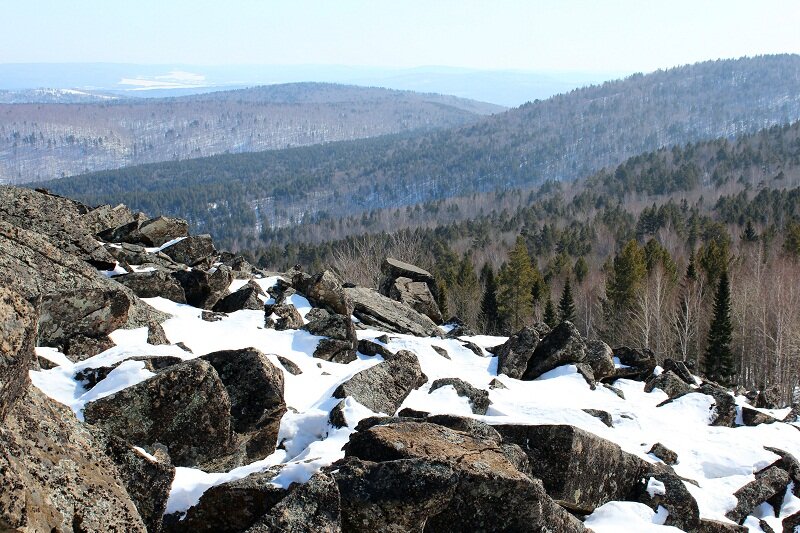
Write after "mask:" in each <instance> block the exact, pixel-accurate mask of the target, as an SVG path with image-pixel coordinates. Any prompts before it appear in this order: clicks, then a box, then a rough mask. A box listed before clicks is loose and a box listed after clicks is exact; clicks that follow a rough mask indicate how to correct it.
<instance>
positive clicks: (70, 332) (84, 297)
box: [39, 289, 132, 355]
mask: <svg viewBox="0 0 800 533" xmlns="http://www.w3.org/2000/svg"><path fill="white" fill-rule="evenodd" d="M131 305H132V302H131V300H130V298H128V295H127V294H125V293H124V292H123V291H121V290H103V289H81V290H76V291H70V292H57V293H52V294H47V295H45V296H43V297H42V300H41V307H40V317H39V342H41V343H42V344H44V345H45V346H47V345H49V346H60V345H63V344H64V342H65V341H66V340H68V339H69V338H71V337H73V336H76V335H83V336H85V337H92V338H99V337H102V336H104V335H107V334H109V333H111V332H112V331H114V330H116V329H119V328H120V327H122V326H124V325H125V323H126V322H127V320H128V312H129V311H130V307H131ZM92 355H94V354H92Z"/></svg>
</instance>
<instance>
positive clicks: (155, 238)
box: [98, 217, 189, 247]
mask: <svg viewBox="0 0 800 533" xmlns="http://www.w3.org/2000/svg"><path fill="white" fill-rule="evenodd" d="M188 236H189V224H188V223H187V222H186V221H185V220H181V219H178V218H168V217H156V218H152V219H149V220H144V221H142V220H135V221H133V222H130V223H128V224H124V225H122V226H118V227H116V228H111V229H108V230H105V231H101V232H100V233H98V237H100V238H101V239H103V240H104V241H107V242H116V243H120V242H127V243H130V244H141V245H143V246H150V247H154V246H161V245H163V244H166V243H167V242H169V241H171V240H173V239H177V238H180V237H188Z"/></svg>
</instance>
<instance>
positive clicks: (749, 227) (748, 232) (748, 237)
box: [741, 219, 758, 242]
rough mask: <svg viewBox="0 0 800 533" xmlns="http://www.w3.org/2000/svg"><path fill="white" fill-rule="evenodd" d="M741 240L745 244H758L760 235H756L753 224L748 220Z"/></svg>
mask: <svg viewBox="0 0 800 533" xmlns="http://www.w3.org/2000/svg"><path fill="white" fill-rule="evenodd" d="M741 239H742V240H743V241H744V242H758V233H756V230H755V228H754V227H753V222H752V221H751V220H749V219H748V221H747V224H745V227H744V231H743V232H742V235H741Z"/></svg>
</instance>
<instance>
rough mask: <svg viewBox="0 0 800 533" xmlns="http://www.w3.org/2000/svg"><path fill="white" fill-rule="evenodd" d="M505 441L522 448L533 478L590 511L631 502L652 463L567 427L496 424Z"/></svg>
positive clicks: (560, 497)
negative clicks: (632, 492)
mask: <svg viewBox="0 0 800 533" xmlns="http://www.w3.org/2000/svg"><path fill="white" fill-rule="evenodd" d="M494 428H495V429H496V430H497V431H498V432H499V433H500V434H501V435H502V436H503V440H504V441H505V442H509V443H514V444H518V445H520V446H521V447H522V449H523V450H524V451H525V453H527V454H528V458H529V459H530V465H531V469H532V471H533V475H534V476H535V477H537V478H539V479H541V480H542V482H543V483H544V486H545V489H546V490H547V493H548V494H549V495H550V496H551V497H552V498H553V499H555V500H556V501H557V502H558V503H559V504H561V505H563V506H564V507H566V508H567V509H571V510H573V511H575V512H579V513H590V512H592V511H593V510H594V509H595V508H596V507H599V506H601V505H603V504H604V503H607V502H609V501H614V500H625V499H626V498H627V496H628V494H630V492H631V490H632V489H633V488H634V487H635V486H636V483H638V480H639V479H640V477H641V475H642V474H643V473H644V472H645V471H646V470H647V469H648V468H649V466H648V463H646V462H645V461H643V460H642V459H639V458H638V457H636V456H634V455H632V454H629V453H627V452H624V451H622V449H620V447H619V446H617V445H616V444H614V443H613V442H610V441H607V440H605V439H603V438H600V437H598V436H597V435H594V434H592V433H589V432H588V431H584V430H582V429H578V428H576V427H573V426H567V425H530V426H528V425H496V426H494Z"/></svg>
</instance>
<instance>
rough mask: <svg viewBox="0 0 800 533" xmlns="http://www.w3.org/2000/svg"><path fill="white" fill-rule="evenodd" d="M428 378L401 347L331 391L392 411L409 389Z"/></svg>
mask: <svg viewBox="0 0 800 533" xmlns="http://www.w3.org/2000/svg"><path fill="white" fill-rule="evenodd" d="M426 381H428V378H427V377H426V376H425V374H423V373H422V368H421V367H420V366H419V360H418V359H417V356H416V355H414V354H413V353H411V352H409V351H406V350H400V351H399V352H397V353H396V354H395V355H394V356H393V357H392V358H390V359H387V360H385V361H384V362H382V363H378V364H377V365H375V366H372V367H370V368H367V369H366V370H362V371H361V372H359V373H357V374H356V375H354V376H353V377H352V378H350V379H349V380H347V381H346V382H344V383H342V384H341V385H339V386H338V387H337V388H336V390H335V391H334V392H333V396H334V398H346V397H347V396H351V397H353V398H354V399H355V400H356V401H358V402H359V403H360V404H361V405H364V406H365V407H367V408H368V409H370V410H372V411H375V412H376V413H386V414H394V413H395V411H397V409H398V408H399V407H400V405H401V404H402V403H403V400H405V399H406V398H407V397H408V395H409V394H411V391H412V390H414V389H416V388H417V387H421V386H422V385H424V384H425V382H426Z"/></svg>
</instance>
